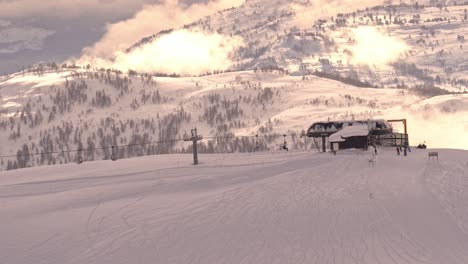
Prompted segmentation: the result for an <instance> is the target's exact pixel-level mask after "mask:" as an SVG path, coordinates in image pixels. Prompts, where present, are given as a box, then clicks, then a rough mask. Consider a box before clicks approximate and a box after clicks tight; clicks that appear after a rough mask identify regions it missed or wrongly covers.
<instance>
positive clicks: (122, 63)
mask: <svg viewBox="0 0 468 264" xmlns="http://www.w3.org/2000/svg"><path fill="white" fill-rule="evenodd" d="M241 3H242V1H240V0H215V1H211V2H207V3H196V4H191V5H185V4H181V3H180V2H179V1H178V0H167V1H165V2H163V3H161V4H157V5H150V6H145V7H144V8H143V9H142V10H141V11H139V12H138V13H137V14H136V15H135V16H134V17H132V18H131V19H127V20H125V21H121V22H118V23H115V24H110V25H108V26H107V33H106V34H105V35H104V36H103V38H102V39H101V40H100V41H98V42H97V43H95V44H94V45H92V46H91V47H87V48H85V49H84V50H83V53H82V56H81V58H80V59H79V60H78V63H79V64H81V65H86V64H88V63H89V64H91V65H93V66H95V67H96V66H97V67H113V68H119V69H122V70H128V69H133V70H137V71H141V72H148V73H154V72H164V73H179V74H195V75H196V74H200V73H205V72H207V71H212V70H222V69H227V68H228V67H229V66H230V64H231V62H230V59H229V58H230V54H231V53H232V51H233V50H234V49H235V48H236V47H239V46H240V45H242V40H241V39H239V38H232V37H227V36H223V35H220V34H214V33H204V32H203V31H201V30H191V31H188V30H175V31H173V32H172V33H170V34H166V35H163V36H161V37H158V38H157V39H155V40H153V41H152V42H151V43H147V44H145V45H143V46H141V47H138V48H136V49H134V50H132V51H131V52H130V53H126V52H125V51H126V50H127V49H128V48H130V47H131V46H132V45H133V44H135V43H136V42H138V41H139V40H141V39H142V38H143V37H147V36H150V35H153V34H155V33H158V32H159V31H161V30H166V29H171V28H180V27H182V26H183V25H184V24H188V23H191V22H194V21H196V20H198V19H200V18H202V17H204V16H207V15H209V14H212V13H215V12H216V11H218V10H221V9H225V8H230V7H232V6H236V5H239V4H241ZM155 18H157V21H158V22H157V23H155Z"/></svg>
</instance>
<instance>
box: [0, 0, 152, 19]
mask: <svg viewBox="0 0 468 264" xmlns="http://www.w3.org/2000/svg"><path fill="white" fill-rule="evenodd" d="M155 2H157V1H156V0H131V1H128V0H79V1H70V0H41V1H38V0H0V6H1V7H0V17H4V18H20V17H23V18H26V17H37V16H47V17H78V16H82V15H87V16H89V15H96V14H101V15H102V14H107V15H112V16H118V15H123V14H132V13H134V12H136V11H137V10H138V9H139V8H141V6H142V5H144V4H148V3H150V4H151V3H155Z"/></svg>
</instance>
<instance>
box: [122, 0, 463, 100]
mask: <svg viewBox="0 0 468 264" xmlns="http://www.w3.org/2000/svg"><path fill="white" fill-rule="evenodd" d="M356 2H357V1H348V2H346V1H332V2H323V3H322V1H310V2H309V1H293V2H291V1H282V0H277V1H273V2H272V1H262V0H250V1H246V2H245V3H244V4H243V5H241V6H240V7H238V8H231V9H227V10H223V11H220V12H217V13H216V14H213V15H212V16H209V17H205V18H202V19H200V20H198V21H195V22H193V23H191V24H188V25H185V26H184V27H183V29H185V30H201V31H203V32H207V33H217V34H222V35H225V36H227V37H240V38H241V39H243V41H244V45H243V46H242V47H240V48H239V49H238V50H237V51H236V52H235V54H233V55H232V61H233V65H232V69H234V70H254V69H255V68H265V67H270V68H275V67H280V68H283V69H286V70H288V71H289V72H290V73H293V74H297V75H303V74H306V73H310V72H314V71H320V72H326V73H332V74H340V75H342V76H343V77H348V78H352V79H355V80H356V81H365V82H368V83H369V84H371V85H373V86H379V87H413V86H423V87H433V86H438V87H441V88H443V89H446V90H449V91H462V92H463V91H466V90H468V77H467V72H468V62H467V60H466V58H467V57H468V47H466V45H464V44H465V37H466V36H467V35H468V29H467V28H468V27H467V26H466V24H467V23H468V19H467V16H468V13H467V9H468V3H466V2H465V3H464V2H460V1H418V2H414V1H411V2H400V3H393V4H392V1H386V4H383V3H382V4H381V5H378V4H379V2H378V1H377V2H375V1H370V2H363V3H360V4H357V3H356ZM365 4H368V6H363V5H365ZM332 7H333V8H332ZM361 29H370V30H367V31H366V30H364V32H361ZM177 30H178V29H170V30H166V31H162V32H160V33H158V34H155V35H152V36H149V37H146V38H143V39H142V40H141V41H140V42H138V43H136V44H135V45H134V46H133V47H131V48H130V49H129V50H128V52H131V51H132V50H135V49H138V48H141V47H144V46H145V45H151V43H153V42H156V41H157V40H158V39H159V38H160V37H162V36H165V35H167V34H171V33H172V32H174V31H177ZM392 41H393V42H398V43H399V44H400V45H401V47H400V49H397V50H395V45H397V44H398V43H397V44H395V43H393V42H392ZM362 57H366V58H365V59H364V60H363V59H362ZM155 59H157V58H155Z"/></svg>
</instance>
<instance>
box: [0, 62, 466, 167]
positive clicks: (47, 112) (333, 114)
mask: <svg viewBox="0 0 468 264" xmlns="http://www.w3.org/2000/svg"><path fill="white" fill-rule="evenodd" d="M467 103H468V95H446V96H440V97H434V98H431V99H426V97H420V96H418V95H415V94H413V93H411V92H409V91H407V90H402V89H372V88H358V87H354V86H351V85H347V84H343V83H341V82H337V81H333V80H329V79H323V78H319V77H316V76H306V77H293V76H288V75H285V74H282V73H280V72H236V73H225V74H219V75H213V76H207V77H185V78H156V77H151V76H144V75H143V76H137V75H130V76H129V75H126V74H118V73H114V72H111V71H94V70H83V69H74V70H70V69H59V70H53V71H50V72H42V73H41V72H38V73H32V72H31V73H18V74H16V75H12V76H10V78H8V79H4V80H3V81H0V110H1V111H0V142H1V144H0V154H1V156H12V157H4V158H2V159H1V160H0V163H1V166H0V167H3V168H15V167H16V166H18V167H24V166H36V165H46V164H57V163H62V162H74V161H75V160H76V158H77V154H78V153H76V152H72V153H68V152H67V151H70V150H79V149H89V151H85V153H82V156H83V158H84V159H85V160H95V159H102V158H104V159H108V158H110V155H111V153H110V149H109V148H110V146H113V145H116V146H118V145H120V146H122V145H131V146H132V147H125V148H120V149H119V153H118V156H119V157H120V158H124V157H135V156H141V155H148V154H150V155H151V154H165V153H175V152H187V151H188V152H189V151H190V144H186V143H183V140H182V139H183V138H184V136H186V135H188V134H190V130H191V129H192V128H194V127H197V128H198V131H199V133H200V134H201V135H202V136H204V137H205V138H206V140H205V141H203V142H202V144H201V146H200V150H201V152H222V153H225V152H250V151H254V149H255V146H256V142H255V139H252V138H240V137H241V136H251V137H253V136H255V135H259V136H260V137H262V136H265V135H272V134H277V135H279V137H274V138H270V137H268V138H261V139H262V140H261V141H262V142H260V143H261V147H262V150H268V149H270V150H273V149H274V150H276V149H279V148H280V143H281V142H282V140H283V137H282V135H283V134H286V135H287V136H288V137H287V140H288V143H289V144H290V147H291V148H292V149H310V148H311V147H313V145H312V143H311V142H310V141H309V142H307V141H305V139H303V138H300V134H301V132H302V131H303V130H306V129H308V127H309V126H310V125H311V124H312V123H313V122H316V121H321V120H327V119H340V120H341V119H353V118H355V119H360V118H364V119H366V118H385V119H396V118H397V119H399V118H407V119H408V120H409V133H410V142H411V143H412V144H419V143H423V142H424V141H426V143H427V144H428V145H429V146H430V147H450V148H462V149H463V148H464V149H468V141H467V137H466V133H467V131H468V120H467V116H468V114H467V112H468V109H467V108H466V107H465V106H466V105H467ZM395 128H396V129H399V130H400V131H401V132H402V131H403V130H402V127H398V125H396V127H395ZM233 136H237V137H238V138H234V139H224V140H220V139H209V138H210V137H233ZM150 142H153V143H152V144H148V143H150ZM154 142H165V143H164V144H163V143H154ZM99 148H104V149H102V150H99V151H97V150H96V151H95V150H94V149H99ZM49 152H54V154H53V155H41V153H49ZM17 154H20V156H17ZM29 154H37V155H35V156H29ZM21 155H25V156H21ZM8 161H10V165H9V164H8ZM15 161H16V166H15V164H14V163H15Z"/></svg>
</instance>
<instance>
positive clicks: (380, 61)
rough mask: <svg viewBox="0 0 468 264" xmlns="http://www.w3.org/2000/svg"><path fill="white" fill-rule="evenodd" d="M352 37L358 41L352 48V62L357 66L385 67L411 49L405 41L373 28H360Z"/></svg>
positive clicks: (355, 30) (354, 30)
mask: <svg viewBox="0 0 468 264" xmlns="http://www.w3.org/2000/svg"><path fill="white" fill-rule="evenodd" d="M352 35H353V36H354V39H355V41H356V45H354V46H353V47H351V50H352V53H353V58H352V62H353V63H356V64H364V65H370V66H376V67H379V66H384V65H387V64H388V63H391V62H394V61H397V60H398V59H399V58H400V56H401V55H402V54H404V53H405V52H406V51H408V49H409V48H408V46H407V44H406V43H405V42H404V41H402V40H400V39H398V38H396V37H391V36H387V35H385V34H384V33H382V32H380V31H378V30H377V29H376V28H373V27H358V28H356V29H353V31H352Z"/></svg>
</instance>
